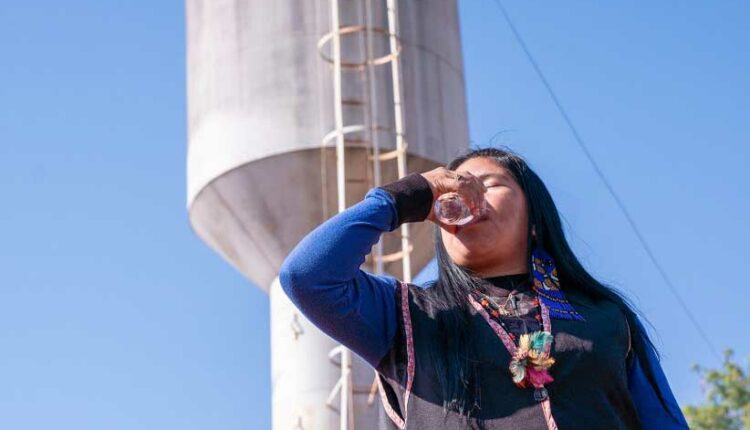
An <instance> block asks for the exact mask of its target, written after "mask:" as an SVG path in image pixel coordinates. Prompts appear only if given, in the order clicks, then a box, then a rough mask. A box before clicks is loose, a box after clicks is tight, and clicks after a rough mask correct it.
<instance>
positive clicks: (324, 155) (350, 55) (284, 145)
mask: <svg viewBox="0 0 750 430" xmlns="http://www.w3.org/2000/svg"><path fill="white" fill-rule="evenodd" d="M187 55H188V59H187V64H188V66H187V72H188V135H189V144H188V154H187V208H188V212H189V216H190V222H191V224H192V227H193V229H194V230H195V232H196V234H197V235H198V236H199V237H200V238H201V239H202V240H203V241H205V242H206V244H208V246H210V247H211V248H212V249H214V250H215V251H216V252H218V253H219V254H220V255H221V256H222V257H223V258H224V259H226V261H227V262H229V263H230V264H231V265H232V266H234V267H235V268H236V269H237V270H239V271H240V272H241V273H242V274H243V275H245V276H246V277H247V279H248V280H250V281H251V282H252V283H253V284H255V285H256V286H257V287H258V288H261V289H262V290H264V291H266V292H268V293H269V296H270V301H271V331H272V333H271V351H272V353H271V354H272V360H271V362H272V370H271V374H272V396H273V402H272V404H273V426H274V429H277V430H279V429H285V430H286V429H289V430H292V429H334V428H348V429H354V428H359V429H371V428H375V427H376V424H375V423H376V422H377V420H378V415H379V413H380V406H379V404H378V403H377V402H374V403H373V402H372V397H371V396H370V394H371V384H372V381H373V375H374V373H373V371H372V369H371V368H370V367H369V366H368V365H367V364H366V363H365V362H364V361H363V360H361V359H359V358H358V357H356V356H352V354H351V353H349V352H348V351H347V350H345V349H344V348H339V347H338V345H337V344H336V343H335V342H334V341H333V340H332V339H330V338H329V337H327V336H326V335H325V334H323V333H321V332H320V331H318V330H317V329H316V328H315V327H314V326H312V325H311V324H310V323H309V321H307V320H306V319H305V318H304V316H302V315H301V314H300V313H299V312H298V311H297V309H296V308H295V307H294V306H293V305H292V304H291V302H290V301H289V300H288V298H287V297H286V296H285V294H284V293H283V292H282V291H281V289H280V287H279V285H278V278H277V274H278V270H279V267H280V266H281V263H282V262H283V260H284V258H285V257H286V255H287V253H288V252H289V251H291V249H292V248H293V247H294V246H295V245H296V244H297V243H298V242H299V241H300V240H301V239H302V237H303V236H304V235H305V234H306V233H308V232H309V231H310V230H312V229H313V228H315V227H316V226H317V225H319V224H320V223H322V222H323V221H324V220H326V219H327V218H329V217H330V216H332V215H334V214H335V213H336V212H338V211H340V210H343V209H344V208H346V207H348V206H350V205H352V204H354V203H356V202H358V201H359V200H361V199H362V197H363V196H364V194H365V192H366V191H367V190H369V189H370V188H372V187H374V186H377V185H380V184H384V183H388V182H390V181H393V180H396V179H398V178H399V177H401V176H404V175H405V174H407V173H410V172H419V171H425V170H428V169H431V168H434V167H435V166H438V165H442V164H444V163H445V162H446V161H448V159H450V158H452V157H453V156H455V155H457V154H458V153H460V152H462V151H463V150H464V149H466V148H467V147H468V131H467V120H466V109H465V95H464V81H463V66H462V57H461V46H460V37H459V26H458V16H457V8H456V2H455V0H430V1H426V0H411V1H403V0H402V1H400V2H398V1H397V0H296V1H293V0H273V1H269V0H210V1H209V0H187ZM431 258H432V237H431V228H430V226H429V225H427V224H415V225H411V226H405V227H403V228H402V229H401V230H400V231H396V232H392V233H389V234H386V235H384V237H383V239H382V240H381V242H380V243H379V244H378V245H377V246H376V247H374V249H373V253H372V254H371V255H370V256H369V257H368V260H367V261H366V263H365V265H366V266H367V267H364V269H365V270H369V271H371V272H374V273H389V274H391V275H393V276H396V277H398V278H400V279H404V280H410V278H411V273H416V271H418V270H419V269H421V268H422V267H423V266H424V265H425V264H426V263H427V262H428V261H429V260H430V259H431ZM248 341H249V340H248Z"/></svg>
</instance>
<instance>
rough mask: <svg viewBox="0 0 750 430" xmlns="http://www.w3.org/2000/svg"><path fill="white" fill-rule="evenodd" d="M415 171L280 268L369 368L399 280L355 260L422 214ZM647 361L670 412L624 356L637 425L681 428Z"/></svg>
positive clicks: (385, 342)
mask: <svg viewBox="0 0 750 430" xmlns="http://www.w3.org/2000/svg"><path fill="white" fill-rule="evenodd" d="M418 176H419V175H416V174H413V175H409V176H408V177H407V178H405V179H404V180H402V181H400V183H401V185H400V186H396V187H391V188H390V189H389V191H390V192H389V191H386V190H385V189H383V188H374V189H372V190H370V191H369V192H368V193H367V195H366V196H365V198H364V199H363V200H362V201H361V202H359V203H357V204H356V205H354V206H352V207H350V208H349V209H347V210H346V211H344V212H342V213H339V214H338V215H336V216H334V217H332V218H331V219H329V220H328V221H326V222H325V223H323V224H322V225H320V226H319V227H318V228H316V229H315V230H313V231H312V232H311V233H310V234H308V235H307V236H306V237H305V238H304V239H303V240H302V241H301V242H300V243H299V244H298V245H297V246H296V247H295V248H294V250H293V251H292V252H291V253H290V254H289V256H288V257H287V259H286V260H285V261H284V263H283V265H282V267H281V271H280V274H279V280H280V283H281V286H282V288H283V290H284V291H285V292H286V294H287V295H288V296H289V298H290V299H291V300H292V302H293V303H294V304H295V305H296V306H297V307H298V308H299V309H300V311H301V312H302V313H303V314H305V316H306V317H307V318H308V319H309V320H310V321H311V322H312V323H313V324H315V325H316V326H317V327H318V328H320V329H321V330H322V331H323V332H325V333H326V334H328V335H329V336H331V337H332V338H333V339H335V340H337V341H338V342H340V343H342V344H343V345H345V346H346V347H347V348H349V349H351V350H352V351H354V352H355V353H356V354H358V355H359V356H360V357H362V358H363V359H365V360H366V361H367V362H368V363H370V365H372V366H373V367H377V365H378V363H379V362H380V360H381V359H382V358H383V357H384V356H385V355H386V354H387V353H388V351H389V350H390V349H391V346H392V343H393V341H394V338H395V336H396V326H397V318H398V316H397V309H396V299H395V291H396V287H397V284H398V280H397V279H396V278H394V277H392V276H378V275H373V274H370V273H367V272H365V271H363V270H361V269H360V266H361V265H362V263H363V262H364V261H365V257H366V256H367V255H368V254H369V253H370V252H371V250H372V246H373V245H375V244H376V243H377V241H378V239H379V238H380V235H381V234H382V233H384V232H389V231H393V230H395V229H396V228H398V227H399V225H400V224H401V223H402V222H409V221H421V220H424V218H425V217H426V216H427V213H426V212H425V211H427V212H428V211H429V205H428V207H427V209H424V210H421V211H420V210H416V211H415V207H414V205H415V204H416V203H415V200H420V199H421V200H424V199H425V195H426V194H427V191H429V186H428V185H427V189H425V188H424V187H425V184H424V179H421V176H419V177H418ZM420 181H422V183H421V184H420ZM404 184H406V186H405V185H404ZM409 184H410V185H411V186H409ZM420 187H421V189H420ZM394 190H396V191H395V192H394ZM429 195H430V196H431V191H430V192H429ZM430 202H431V197H430ZM422 206H424V205H422ZM415 212H416V215H415ZM647 359H648V360H649V361H650V363H651V367H652V368H653V369H654V373H655V376H656V382H657V383H658V385H659V387H660V390H661V392H662V393H663V394H664V395H665V396H666V400H667V403H668V404H669V406H670V409H671V410H672V414H670V413H669V412H668V411H667V410H665V409H664V407H663V406H662V405H661V402H660V401H659V399H658V396H657V394H656V391H655V390H654V387H653V386H652V385H651V383H650V382H649V381H648V379H647V378H646V375H645V373H644V372H643V369H642V368H641V366H640V364H639V362H638V360H628V361H629V364H628V368H627V376H628V388H629V390H630V393H631V396H632V399H633V402H634V404H635V406H636V408H637V411H638V416H639V419H640V421H641V423H642V424H643V427H644V428H645V429H659V430H670V429H686V428H688V427H687V424H686V423H685V421H684V418H683V417H682V413H681V412H680V409H679V407H678V405H677V402H676V401H675V399H674V396H673V395H672V392H671V390H670V388H669V384H668V382H667V380H666V377H665V376H664V373H663V372H662V370H661V366H660V365H659V362H658V359H657V358H656V357H655V356H653V354H651V353H649V354H648V355H647ZM673 415H675V416H677V417H678V418H681V420H676V419H675V418H673Z"/></svg>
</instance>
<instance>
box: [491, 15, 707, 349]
mask: <svg viewBox="0 0 750 430" xmlns="http://www.w3.org/2000/svg"><path fill="white" fill-rule="evenodd" d="M493 1H494V2H495V4H496V5H497V7H498V9H500V12H501V13H502V15H503V18H505V22H506V23H507V24H508V27H510V31H511V32H512V33H513V36H514V37H515V39H516V42H518V44H519V45H520V46H521V49H522V50H523V52H524V54H525V55H526V58H527V59H528V60H529V63H531V66H532V67H533V68H534V71H535V72H536V74H537V76H538V77H539V79H540V80H541V81H542V84H544V87H545V88H546V89H547V92H548V93H549V96H550V98H551V99H552V102H553V103H554V104H555V106H556V107H557V110H558V111H559V112H560V115H561V116H562V117H563V120H565V123H566V124H567V125H568V128H570V131H571V132H572V133H573V137H574V138H575V141H576V142H577V143H578V146H580V147H581V150H582V151H583V153H584V154H585V155H586V158H587V159H588V160H589V162H590V163H591V165H592V166H593V168H594V171H596V174H597V175H598V176H599V179H601V181H602V182H603V183H604V186H605V187H607V190H608V191H609V193H610V195H612V198H614V199H615V202H616V203H617V206H619V208H620V210H621V211H622V213H623V214H624V215H625V219H627V221H628V223H629V224H630V227H631V228H632V229H633V232H634V233H635V235H636V237H637V238H638V241H639V242H640V243H641V246H643V249H644V250H645V251H646V254H648V256H649V258H650V259H651V262H652V263H653V264H654V266H655V267H656V270H657V271H658V272H659V274H660V275H661V277H662V279H663V280H664V282H665V283H666V284H667V287H669V291H670V292H671V293H672V295H673V296H674V298H675V300H677V303H678V304H679V305H680V307H681V308H682V310H683V311H684V312H685V315H687V317H688V319H689V320H690V322H691V323H692V324H693V327H694V328H695V330H696V331H697V332H698V334H699V335H700V337H701V338H702V339H703V341H704V342H705V343H706V345H707V346H708V348H709V350H710V351H711V353H712V354H713V355H714V356H715V357H716V358H717V359H718V360H719V361H721V360H722V359H721V356H720V355H719V353H718V350H717V349H716V347H715V346H714V344H713V342H711V339H710V338H709V337H708V335H707V334H706V332H705V331H704V330H703V328H702V327H701V325H700V323H699V322H698V319H697V318H696V317H695V315H693V312H691V311H690V308H689V307H688V306H687V304H686V303H685V300H683V298H682V296H681V295H680V293H679V291H678V290H677V288H675V286H674V284H673V283H672V281H671V280H670V279H669V276H667V272H666V271H665V270H664V268H663V267H662V265H661V264H660V263H659V261H658V260H657V259H656V255H654V253H653V252H652V251H651V247H650V246H649V244H648V242H646V238H645V237H644V236H643V234H641V230H640V229H639V228H638V225H637V224H636V223H635V220H634V219H633V217H631V216H630V212H628V210H627V208H626V207H625V204H624V203H623V202H622V200H621V199H620V197H619V196H618V195H617V193H616V192H615V189H614V188H613V187H612V185H610V183H609V181H608V180H607V178H606V177H605V176H604V172H602V170H601V169H600V168H599V165H598V164H597V162H596V160H594V157H593V156H592V155H591V152H589V149H588V147H587V146H586V144H585V143H584V141H583V138H582V137H581V135H580V134H579V133H578V129H577V128H576V127H575V125H573V121H572V120H571V119H570V117H569V116H568V113H567V111H566V110H565V108H564V107H563V105H562V103H560V100H559V99H558V98H557V95H556V94H555V92H554V91H553V90H552V86H551V85H550V83H549V81H547V78H546V77H545V76H544V73H542V69H541V68H540V67H539V64H538V63H537V62H536V60H535V59H534V56H533V55H531V51H529V48H528V47H527V46H526V43H525V42H524V40H523V38H522V37H521V34H520V33H519V32H518V30H517V29H516V26H515V25H513V21H512V20H511V19H510V15H508V12H507V10H506V9H505V7H504V6H503V4H502V2H501V1H500V0H493Z"/></svg>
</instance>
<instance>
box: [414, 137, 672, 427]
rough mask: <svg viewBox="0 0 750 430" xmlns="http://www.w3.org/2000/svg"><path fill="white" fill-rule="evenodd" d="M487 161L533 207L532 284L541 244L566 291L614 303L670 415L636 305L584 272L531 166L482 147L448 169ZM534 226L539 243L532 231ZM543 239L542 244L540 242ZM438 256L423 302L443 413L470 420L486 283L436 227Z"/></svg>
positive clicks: (635, 353) (473, 409) (501, 151)
mask: <svg viewBox="0 0 750 430" xmlns="http://www.w3.org/2000/svg"><path fill="white" fill-rule="evenodd" d="M477 157H484V158H489V159H491V160H493V161H494V162H495V163H497V164H498V165H499V166H501V167H503V168H505V169H506V170H507V171H508V172H509V173H510V174H511V175H512V176H513V178H514V179H515V180H516V182H517V183H518V185H519V186H520V187H521V189H522V190H523V192H524V194H525V195H526V202H527V206H528V214H529V219H528V221H529V222H528V226H529V228H528V233H527V243H528V255H527V259H526V261H528V262H529V281H531V278H532V277H533V272H532V268H531V252H532V250H533V247H534V246H535V245H536V244H537V243H541V244H542V247H543V248H544V249H545V250H546V251H547V252H548V253H549V254H550V255H551V256H552V258H553V259H554V260H555V263H556V267H557V273H558V276H559V279H560V283H561V286H562V288H563V289H565V288H568V289H573V288H574V289H577V290H579V291H581V292H583V293H584V294H586V295H588V296H589V297H591V298H592V299H594V300H601V299H606V300H610V301H611V302H613V303H615V304H616V305H617V306H618V307H619V308H620V309H621V310H622V312H623V313H624V314H625V316H626V318H627V321H628V324H629V326H630V335H631V348H632V349H631V354H633V355H632V356H631V357H630V359H636V360H638V361H639V363H640V365H641V368H642V369H643V370H644V372H645V374H646V377H647V378H648V380H649V382H650V383H651V385H652V386H653V387H654V390H655V391H656V392H657V394H658V396H659V399H660V400H661V402H662V404H663V405H664V407H665V409H666V410H668V411H670V413H671V408H670V407H668V406H667V402H666V400H665V397H664V395H663V393H661V391H660V390H659V385H658V384H657V383H656V377H655V375H654V369H653V367H652V366H651V364H650V361H649V360H648V358H647V355H648V354H649V353H652V354H655V355H656V356H657V357H658V353H657V351H656V349H655V348H654V345H653V343H652V342H651V340H650V339H649V337H648V334H647V333H646V331H645V329H644V327H643V325H641V323H640V321H639V320H638V318H637V316H636V312H635V311H634V308H633V306H632V305H631V304H630V303H629V302H628V301H627V300H626V299H625V298H624V297H622V296H621V295H620V294H619V293H617V292H616V291H615V290H613V289H612V288H609V287H607V286H605V285H603V284H602V283H600V282H599V281H597V280H596V279H594V278H593V277H592V276H591V275H590V274H589V273H588V272H587V271H586V269H584V268H583V266H582V265H581V263H580V262H579V261H578V259H577V258H576V256H575V254H573V251H572V250H571V249H570V246H569V245H568V242H567V240H566V238H565V234H564V232H563V228H562V224H561V222H560V215H559V213H558V211H557V208H556V206H555V203H554V201H553V200H552V196H551V195H550V193H549V191H548V190H547V187H546V186H545V185H544V183H543V182H542V180H541V179H540V178H539V176H537V174H536V173H534V171H533V170H531V168H529V166H528V165H527V164H526V162H525V161H524V160H523V159H522V158H521V157H520V156H518V155H516V154H514V153H513V152H511V151H510V150H507V149H498V148H482V149H475V150H472V151H469V152H468V153H466V154H464V155H461V156H459V157H458V158H456V159H454V160H453V161H451V162H450V163H449V164H448V165H447V166H446V167H447V168H448V169H450V170H455V169H456V168H458V167H459V166H460V165H461V164H463V163H464V162H465V161H467V160H469V159H472V158H477ZM532 226H534V227H535V233H536V239H534V237H533V236H532V233H531V229H532ZM535 241H539V242H535ZM435 252H436V254H437V261H438V279H437V281H436V282H435V284H434V285H432V286H431V288H427V289H425V290H424V291H423V293H422V296H423V297H422V300H424V301H425V304H427V306H428V308H429V309H431V310H432V311H431V313H433V317H434V318H435V319H436V321H437V328H438V331H439V332H440V333H439V339H441V341H442V342H440V343H439V344H438V345H436V347H435V350H434V351H433V362H434V365H435V367H436V374H437V375H438V379H439V382H440V385H441V387H442V390H443V399H444V400H443V412H444V413H445V414H447V413H448V411H449V410H451V411H455V412H458V413H460V414H461V415H464V416H465V417H466V419H467V420H468V419H469V418H470V417H472V416H475V414H476V412H478V409H479V408H480V401H479V398H478V393H479V384H480V381H479V378H478V375H477V372H476V370H475V365H476V363H477V360H476V358H475V357H476V355H475V350H474V348H473V345H474V344H475V343H474V342H473V339H472V335H473V333H472V330H471V329H470V328H469V321H470V315H471V314H470V312H469V305H468V302H467V300H466V296H467V294H468V293H469V292H470V291H472V290H473V289H476V288H479V289H483V287H482V282H481V279H480V278H479V277H478V276H476V275H475V274H473V273H471V272H470V271H469V270H467V269H464V268H462V267H459V266H458V265H456V263H455V262H453V260H452V259H451V258H450V256H449V255H448V252H447V251H446V249H445V247H444V246H443V241H442V238H441V232H440V228H439V227H435Z"/></svg>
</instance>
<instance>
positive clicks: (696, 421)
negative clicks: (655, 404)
mask: <svg viewBox="0 0 750 430" xmlns="http://www.w3.org/2000/svg"><path fill="white" fill-rule="evenodd" d="M733 355H734V353H733V351H732V350H731V349H730V350H727V351H725V352H724V364H723V366H722V368H721V369H718V370H716V369H705V368H703V367H700V366H697V365H696V366H695V367H694V369H695V371H696V372H697V373H698V374H699V375H701V379H702V381H703V383H704V384H705V387H706V402H705V403H704V404H702V405H698V406H686V407H685V408H684V412H685V417H686V418H687V420H688V423H690V428H691V429H694V430H742V429H749V430H750V366H748V367H746V368H745V369H743V368H742V367H741V366H740V365H739V364H737V363H735V362H734V360H733Z"/></svg>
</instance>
